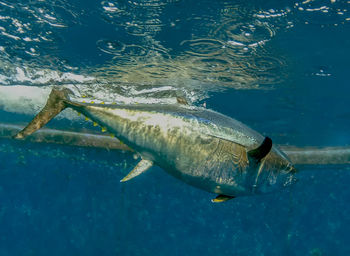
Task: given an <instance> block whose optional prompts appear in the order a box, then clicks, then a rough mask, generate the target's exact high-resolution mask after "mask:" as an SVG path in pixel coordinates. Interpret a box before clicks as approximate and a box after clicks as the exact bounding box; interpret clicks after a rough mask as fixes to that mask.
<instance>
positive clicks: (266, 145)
mask: <svg viewBox="0 0 350 256" xmlns="http://www.w3.org/2000/svg"><path fill="white" fill-rule="evenodd" d="M271 148H272V140H271V139H270V138H269V137H265V139H264V141H263V142H262V143H261V145H260V146H259V147H257V148H256V149H252V150H250V151H248V156H249V157H251V158H253V159H255V160H256V161H257V162H259V161H260V160H261V159H263V158H264V157H265V156H266V155H267V154H268V153H269V152H270V150H271Z"/></svg>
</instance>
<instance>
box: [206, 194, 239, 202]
mask: <svg viewBox="0 0 350 256" xmlns="http://www.w3.org/2000/svg"><path fill="white" fill-rule="evenodd" d="M233 198H235V197H234V196H227V195H218V196H217V197H215V198H214V199H212V200H211V201H212V202H213V203H223V202H226V201H228V200H230V199H233Z"/></svg>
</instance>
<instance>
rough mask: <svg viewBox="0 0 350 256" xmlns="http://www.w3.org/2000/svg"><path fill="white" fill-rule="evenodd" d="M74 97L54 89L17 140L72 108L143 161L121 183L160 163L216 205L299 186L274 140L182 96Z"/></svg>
mask: <svg viewBox="0 0 350 256" xmlns="http://www.w3.org/2000/svg"><path fill="white" fill-rule="evenodd" d="M72 95H73V93H72V92H71V91H70V90H69V89H67V88H53V89H52V91H51V93H50V95H49V97H48V100H47V102H46V105H45V106H44V108H43V109H42V110H41V111H40V112H39V113H38V114H37V115H36V116H35V117H34V119H33V120H32V121H31V122H30V123H29V124H28V125H27V126H26V127H25V128H24V129H23V130H21V131H20V132H18V133H17V134H16V135H15V136H14V138H15V139H24V138H26V137H27V136H29V135H31V134H32V133H34V132H35V131H37V130H39V129H40V128H41V127H43V126H44V125H45V124H47V123H48V122H49V121H50V120H51V119H53V118H54V117H55V116H56V115H58V114H59V113H60V112H62V111H63V110H64V109H66V108H71V109H73V110H75V111H77V112H78V113H81V114H83V115H84V116H85V117H86V118H87V119H88V120H91V121H93V122H94V124H98V125H99V126H101V127H102V131H108V132H109V133H111V134H113V136H115V137H116V138H117V139H119V140H120V141H121V142H123V143H124V144H125V145H126V146H128V147H129V148H131V149H133V150H134V151H135V152H137V153H138V155H139V156H140V157H141V160H140V161H139V162H138V164H137V165H136V166H135V168H134V169H133V170H132V171H131V172H130V173H129V174H127V175H126V176H125V177H124V178H123V179H121V182H126V181H129V180H131V179H134V178H135V177H137V176H139V175H141V174H143V173H145V172H147V171H148V170H149V169H151V167H152V166H155V165H156V166H159V167H160V168H162V169H163V170H164V171H165V172H167V173H168V174H170V175H172V176H174V177H175V178H178V179H180V180H181V181H183V182H185V183H187V184H189V185H191V186H194V187H197V188H200V189H202V190H205V191H208V192H211V193H214V194H216V195H217V196H216V197H215V198H214V199H212V202H215V203H219V202H225V201H228V200H230V199H233V198H236V197H239V196H249V195H259V194H268V193H272V192H275V191H279V190H281V189H283V188H286V187H289V186H290V185H292V184H293V183H295V180H296V179H295V173H296V169H295V167H294V165H293V163H292V162H291V161H290V160H289V159H288V157H287V156H286V155H285V154H284V153H283V152H282V151H281V150H280V149H279V148H278V147H276V146H275V145H273V143H272V140H271V139H270V138H269V137H264V136H263V135H261V134H260V133H258V132H257V131H255V130H253V129H251V128H249V127H248V126H246V125H245V124H243V123H241V122H239V121H238V120H235V119H233V118H231V117H228V116H226V115H223V114H221V113H218V112H216V111H213V110H210V109H207V108H204V107H200V106H192V105H189V104H188V103H187V102H186V100H184V99H181V98H179V99H178V102H177V103H175V104H98V103H93V104H92V103H82V102H78V101H77V100H71V96H72Z"/></svg>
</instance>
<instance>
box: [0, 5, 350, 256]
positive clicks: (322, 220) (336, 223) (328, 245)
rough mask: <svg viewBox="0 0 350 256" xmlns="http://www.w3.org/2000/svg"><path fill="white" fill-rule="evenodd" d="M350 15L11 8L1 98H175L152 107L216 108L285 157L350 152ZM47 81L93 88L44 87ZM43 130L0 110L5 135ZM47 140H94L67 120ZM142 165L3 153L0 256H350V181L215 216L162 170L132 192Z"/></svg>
mask: <svg viewBox="0 0 350 256" xmlns="http://www.w3.org/2000/svg"><path fill="white" fill-rule="evenodd" d="M349 7H350V4H349V2H348V1H318V0H314V1H312V0H311V1H304V2H303V1H276V0H275V1H182V0H143V1H142V0H135V1H92V0H89V1H79V0H72V1H64V0H60V1H0V80H1V85H3V86H17V85H25V86H36V87H45V86H50V85H52V84H55V85H59V86H63V84H72V83H73V84H74V85H76V86H80V87H81V88H80V87H79V88H80V90H81V91H82V92H83V93H86V94H89V93H90V94H91V95H92V97H95V98H98V97H100V96H99V94H98V93H99V92H100V91H102V90H112V91H113V90H115V93H116V94H112V93H111V94H108V97H111V98H113V97H115V98H116V99H117V100H122V98H121V96H123V97H131V98H134V96H135V95H137V92H138V91H141V90H143V89H147V90H149V89H152V88H168V87H163V86H166V85H170V86H172V88H171V89H169V90H168V89H164V90H163V89H162V90H161V89H157V90H155V91H152V92H151V93H150V94H147V95H145V94H142V95H143V96H144V97H145V99H146V101H147V100H149V99H151V98H159V97H161V98H164V99H166V100H167V99H168V98H167V97H169V98H171V97H173V95H174V94H176V95H181V96H185V97H186V98H187V100H188V101H191V103H192V104H195V105H200V104H203V103H205V104H206V105H207V107H208V108H211V109H214V110H216V111H219V112H221V113H224V114H226V115H228V116H231V117H234V118H236V119H238V120H240V121H242V122H244V123H246V124H248V125H249V126H251V127H252V128H254V129H256V130H258V131H260V132H261V133H263V134H265V135H269V136H270V137H271V138H272V139H273V141H274V142H275V143H277V144H290V145H296V146H301V147H303V146H346V145H349V144H350V136H349V130H350V129H349V128H350V121H349V119H350V103H349V102H350V101H349V95H350V87H349V79H348V77H349V70H350V62H349V59H350V52H349V49H350V8H349ZM18 68H20V69H21V70H23V72H24V73H25V77H26V79H23V78H20V77H19V75H18V74H19V71H18ZM43 70H44V71H45V72H44V73H36V72H38V71H43ZM48 70H49V71H50V72H54V71H56V72H59V73H60V74H61V75H64V74H66V73H69V72H70V73H74V74H79V75H84V76H93V77H94V78H96V80H94V81H93V82H91V83H90V82H89V83H84V82H76V81H73V80H70V78H68V79H63V80H62V79H61V80H60V79H58V78H52V79H46V80H45V81H41V80H40V78H41V77H42V76H47V72H49V71H48ZM38 79H39V80H38ZM121 85H123V86H125V85H127V86H126V87H125V88H127V89H125V88H124V87H123V88H124V89H120V88H121ZM84 90H85V91H84ZM91 95H90V96H91ZM2 100H4V99H2ZM103 100H104V99H103ZM0 106H3V105H1V104H0ZM32 117H33V114H23V113H20V112H18V113H17V112H16V111H15V110H14V111H11V109H7V108H6V109H5V108H4V109H0V118H1V122H7V123H9V122H10V123H25V122H27V121H28V120H30V119H31V118H32ZM51 127H53V128H65V129H69V130H72V129H77V130H80V129H82V128H83V129H91V124H90V125H89V124H87V123H84V122H82V121H81V120H78V121H71V120H68V121H67V120H62V119H61V120H55V122H53V123H51ZM136 163H137V161H136V160H134V158H133V155H132V154H130V153H123V152H116V151H110V150H105V149H87V148H74V147H70V146H69V145H67V146H59V145H48V144H34V143H29V142H23V141H13V140H8V139H1V143H0V256H3V255H4V256H8V255H11V256H12V255H19V256H21V255H26V256H27V255H313V256H316V255H317V256H319V255H350V246H349V245H350V238H349V231H350V207H349V204H348V202H349V199H350V189H349V186H348V184H349V183H350V172H349V171H350V166H349V165H324V166H322V165H314V166H306V165H305V166H297V168H298V170H299V171H300V173H299V174H298V180H299V181H298V182H297V184H296V185H295V186H294V187H292V188H291V189H290V190H289V191H283V192H281V193H276V194H272V195H265V196H256V197H241V198H236V199H234V200H231V201H229V202H227V203H224V204H212V203H211V202H210V199H212V198H213V195H212V194H209V193H207V192H204V191H201V190H198V189H196V188H193V187H190V186H188V185H186V184H184V183H182V182H181V181H178V180H176V179H174V178H173V177H170V176H168V175H167V174H166V173H165V172H164V171H162V170H161V169H160V168H158V167H154V168H152V169H151V171H149V172H148V173H147V174H145V175H141V176H139V177H138V178H136V179H134V180H132V181H130V182H127V183H125V184H124V183H123V184H120V182H119V180H120V179H121V178H122V177H123V176H124V175H125V174H127V173H128V172H129V171H130V170H131V169H132V168H133V166H134V165H135V164H136Z"/></svg>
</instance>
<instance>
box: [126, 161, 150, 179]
mask: <svg viewBox="0 0 350 256" xmlns="http://www.w3.org/2000/svg"><path fill="white" fill-rule="evenodd" d="M152 165H153V162H152V161H150V160H145V159H142V160H141V161H140V162H139V163H138V164H137V165H136V166H135V168H134V169H133V170H132V171H131V172H129V174H128V175H126V176H125V177H124V178H123V179H122V180H120V182H125V181H128V180H131V179H133V178H135V177H136V176H139V175H140V174H141V173H144V172H145V171H147V170H148V169H149V168H151V167H152Z"/></svg>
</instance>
